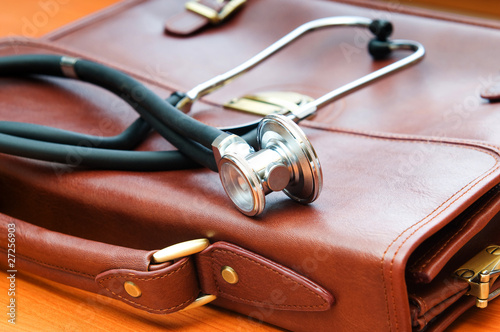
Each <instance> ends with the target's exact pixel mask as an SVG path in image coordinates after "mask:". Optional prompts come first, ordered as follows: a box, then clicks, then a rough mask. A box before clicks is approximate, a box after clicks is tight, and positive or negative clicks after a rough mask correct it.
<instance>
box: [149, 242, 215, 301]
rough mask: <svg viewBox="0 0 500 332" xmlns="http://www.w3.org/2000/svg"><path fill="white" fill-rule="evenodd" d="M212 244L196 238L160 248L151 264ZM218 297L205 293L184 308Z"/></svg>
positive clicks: (199, 249) (191, 253)
mask: <svg viewBox="0 0 500 332" xmlns="http://www.w3.org/2000/svg"><path fill="white" fill-rule="evenodd" d="M209 245H210V241H208V239H195V240H191V241H185V242H181V243H177V244H174V245H171V246H169V247H166V248H164V249H161V250H158V251H157V252H155V253H154V254H153V258H152V261H151V264H161V263H166V262H168V261H172V260H175V259H179V258H182V257H186V256H191V255H194V254H197V253H199V252H201V251H203V250H205V249H206V248H207V247H208V246H209ZM216 298H217V297H216V296H215V295H211V294H203V295H200V296H198V298H197V299H196V300H194V302H193V303H191V304H190V305H188V306H187V307H185V308H184V309H182V310H189V309H194V308H198V307H201V306H203V305H205V304H208V303H210V302H212V301H213V300H215V299H216Z"/></svg>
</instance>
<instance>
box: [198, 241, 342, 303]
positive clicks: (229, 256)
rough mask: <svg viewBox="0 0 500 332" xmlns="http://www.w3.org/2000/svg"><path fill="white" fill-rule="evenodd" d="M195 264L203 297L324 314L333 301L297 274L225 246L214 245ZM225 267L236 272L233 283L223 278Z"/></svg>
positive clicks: (327, 294)
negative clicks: (222, 271) (208, 296)
mask: <svg viewBox="0 0 500 332" xmlns="http://www.w3.org/2000/svg"><path fill="white" fill-rule="evenodd" d="M196 261H197V267H198V272H199V274H200V276H201V279H200V284H201V285H202V286H201V287H202V289H203V291H204V293H206V294H212V295H216V296H217V297H222V298H226V299H229V300H231V301H235V302H240V303H244V304H249V305H253V306H258V307H264V308H270V309H275V310H291V311H325V310H328V309H330V307H331V305H332V303H333V302H334V299H333V297H332V296H331V295H330V294H329V293H328V292H326V291H325V290H323V289H321V288H320V287H318V285H315V284H314V283H312V282H310V281H309V280H307V279H306V278H304V277H302V276H301V275H299V274H297V273H295V272H293V271H291V270H289V269H287V268H284V267H283V266H280V265H278V264H276V263H274V262H272V261H270V260H266V259H263V258H261V257H259V256H258V255H255V254H253V253H251V252H249V251H247V250H244V249H241V248H238V247H237V246H235V245H231V244H229V243H224V242H217V243H216V244H214V245H213V246H210V248H208V249H207V250H205V251H203V252H202V253H200V255H198V256H197V257H196ZM225 266H229V267H231V268H232V269H233V270H234V271H235V272H236V273H237V275H238V282H237V283H235V284H230V283H228V282H226V281H225V280H224V279H223V277H222V275H221V270H222V269H223V268H224V267H225Z"/></svg>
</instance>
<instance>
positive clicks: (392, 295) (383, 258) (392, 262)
mask: <svg viewBox="0 0 500 332" xmlns="http://www.w3.org/2000/svg"><path fill="white" fill-rule="evenodd" d="M496 165H498V160H497V162H496V163H495V166H496ZM498 169H499V167H498V166H497V167H495V168H494V169H492V170H491V171H490V172H489V173H487V174H486V175H484V176H483V177H481V178H480V179H479V180H474V181H476V183H474V184H473V185H471V184H472V183H473V182H474V181H471V182H470V183H468V184H467V185H465V186H464V187H463V188H462V189H460V190H459V191H457V192H456V193H455V194H453V195H452V196H451V197H450V198H449V199H448V200H446V201H445V202H444V203H443V204H441V205H440V206H438V207H437V208H436V209H435V210H434V211H433V212H431V213H430V214H429V215H428V216H427V217H429V216H430V215H432V214H433V213H434V212H435V211H437V210H439V209H440V208H441V207H442V206H444V205H445V204H446V203H448V202H449V204H448V205H447V206H446V207H444V208H443V210H441V211H440V212H438V213H437V214H436V215H434V216H433V217H432V218H430V219H429V220H427V221H426V222H424V223H423V224H421V225H420V226H419V227H417V228H416V229H415V230H414V231H413V232H412V233H410V234H409V235H408V236H407V237H406V238H405V239H404V240H403V241H402V242H401V244H400V245H399V247H398V248H397V250H396V251H395V252H394V255H393V257H392V260H391V264H390V268H389V284H390V285H392V275H393V268H394V260H395V259H396V256H397V254H398V253H399V250H400V249H401V248H402V246H403V245H404V244H405V243H406V241H408V239H409V238H410V237H412V236H413V235H414V234H415V233H416V232H418V231H419V230H420V229H421V228H422V227H424V226H425V225H427V224H429V223H430V222H431V221H433V220H434V219H435V218H437V217H438V216H439V215H440V214H442V213H443V212H444V211H446V210H447V209H448V208H449V207H450V206H451V205H452V204H453V203H454V202H456V201H457V200H459V199H460V198H461V197H462V196H464V195H465V194H466V193H468V192H469V191H470V190H472V189H473V188H474V187H475V186H476V185H477V184H478V183H480V182H481V181H482V180H484V179H485V178H486V177H488V176H489V175H491V174H492V173H494V172H495V171H497V170H498ZM470 185H471V186H470ZM467 186H470V187H469V188H468V189H467V190H465V191H464V192H462V194H460V195H459V196H458V197H456V198H455V199H454V200H453V201H451V202H450V200H451V199H452V198H453V197H454V196H455V195H457V194H458V193H459V192H460V191H462V190H464V189H465V188H466V187H467ZM427 217H425V218H423V219H422V220H420V221H419V222H417V223H415V224H413V225H412V226H410V227H408V228H407V229H405V230H404V231H403V232H401V234H399V235H398V236H397V237H396V238H395V239H394V240H393V241H392V242H391V244H389V246H388V247H387V249H386V250H385V251H384V254H383V256H382V259H381V261H380V262H381V271H382V279H383V280H385V276H384V263H385V256H386V254H387V253H388V251H389V249H390V248H391V247H392V245H393V244H394V243H395V242H396V241H397V240H398V239H399V238H400V237H402V236H403V234H404V233H406V231H408V230H410V229H411V228H413V227H415V226H417V225H418V224H420V223H422V222H423V221H424V220H425V219H426V218H427ZM384 292H385V293H387V286H386V283H385V282H384ZM385 295H386V303H387V304H388V302H387V300H388V298H387V294H385ZM391 297H392V306H393V309H394V315H395V316H396V331H399V324H398V321H397V308H396V300H395V297H394V293H393V291H392V290H391ZM387 314H388V317H390V316H389V315H390V313H389V308H388V310H387ZM389 322H390V318H389ZM389 326H390V325H389Z"/></svg>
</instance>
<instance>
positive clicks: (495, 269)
mask: <svg viewBox="0 0 500 332" xmlns="http://www.w3.org/2000/svg"><path fill="white" fill-rule="evenodd" d="M455 276H456V277H458V278H460V279H462V280H465V281H467V282H468V283H469V285H470V288H469V291H468V292H467V295H472V296H475V297H476V307H478V308H486V307H487V306H488V301H490V300H492V299H493V298H495V297H496V296H498V295H500V289H499V290H497V291H494V292H491V291H490V289H491V286H492V285H493V283H494V282H495V280H496V279H497V278H498V277H499V276H500V246H497V245H492V246H489V247H487V248H486V249H484V250H483V251H481V252H480V253H479V254H477V255H476V256H474V257H473V258H472V259H471V260H469V261H468V262H467V263H465V264H464V265H462V266H461V267H460V268H459V269H458V270H456V271H455Z"/></svg>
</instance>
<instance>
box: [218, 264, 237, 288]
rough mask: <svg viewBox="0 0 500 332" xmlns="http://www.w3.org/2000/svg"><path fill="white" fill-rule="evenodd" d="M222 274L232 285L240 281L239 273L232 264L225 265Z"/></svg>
mask: <svg viewBox="0 0 500 332" xmlns="http://www.w3.org/2000/svg"><path fill="white" fill-rule="evenodd" d="M221 274H222V278H223V279H224V280H225V281H226V282H227V283H229V284H231V285H234V284H237V283H238V281H239V278H238V273H236V271H235V270H234V269H233V268H232V267H230V266H224V267H223V268H222V270H221Z"/></svg>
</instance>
